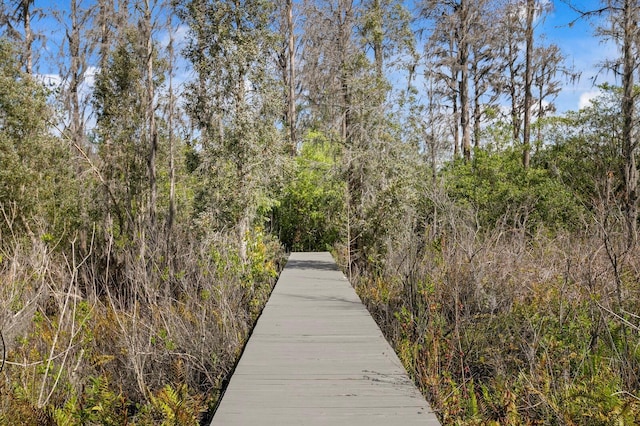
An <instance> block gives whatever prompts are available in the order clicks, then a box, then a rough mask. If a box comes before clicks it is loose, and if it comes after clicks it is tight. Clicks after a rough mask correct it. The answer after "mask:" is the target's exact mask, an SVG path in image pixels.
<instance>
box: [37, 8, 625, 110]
mask: <svg viewBox="0 0 640 426" xmlns="http://www.w3.org/2000/svg"><path fill="white" fill-rule="evenodd" d="M158 1H159V0H158ZM547 1H549V2H550V3H552V4H553V9H552V11H551V12H550V13H549V14H548V15H547V16H546V17H545V19H544V20H543V21H541V22H539V24H538V28H537V34H538V35H539V36H540V35H543V34H544V40H543V42H544V43H554V44H556V45H558V46H559V47H560V49H561V50H562V52H563V53H564V55H565V56H566V58H567V59H566V60H567V65H568V66H573V67H574V68H575V70H577V71H579V72H580V73H581V78H580V80H579V81H578V82H577V83H573V84H572V83H568V82H564V83H563V89H562V91H561V93H560V94H559V95H558V97H557V99H556V100H555V102H554V103H555V104H556V107H557V111H558V112H559V113H562V112H566V111H568V110H576V109H578V108H580V107H582V106H585V105H586V104H587V103H588V99H589V98H591V97H593V96H595V95H596V94H597V87H596V85H597V84H601V83H604V82H610V83H614V82H615V80H614V78H613V75H612V74H611V73H607V72H606V71H605V70H601V67H600V64H601V63H602V61H603V60H605V59H612V58H614V57H615V56H616V55H617V49H616V47H615V46H614V45H612V44H611V43H605V42H603V41H601V40H599V39H598V38H596V37H595V36H594V35H593V33H594V28H595V24H596V23H597V22H596V21H586V20H577V21H576V18H577V17H578V15H577V14H576V13H575V12H574V11H572V10H571V8H570V7H569V6H568V5H567V4H566V3H565V2H564V1H562V0H547ZM571 1H572V2H573V3H574V4H575V5H577V6H578V7H580V8H582V9H584V10H591V9H595V8H597V7H599V5H600V4H601V1H600V0H571ZM407 2H408V3H410V4H411V3H413V4H415V1H414V0H407ZM91 3H93V0H84V1H82V4H84V5H88V4H91ZM67 4H68V1H67V0H51V1H43V0H36V7H39V8H42V9H43V11H44V14H45V15H49V14H50V13H51V9H52V8H55V9H61V8H62V9H63V10H64V9H67V7H68V5H67ZM65 11H66V10H65ZM38 21H39V22H38ZM38 21H36V22H35V23H34V26H37V27H40V30H41V31H42V32H43V33H44V35H45V37H46V38H47V39H48V41H47V43H46V51H43V52H41V53H42V56H44V57H41V58H40V63H39V65H40V66H39V67H38V68H39V72H41V73H43V74H49V73H53V72H55V71H54V70H53V69H51V65H52V64H48V63H47V62H48V61H51V60H52V59H53V58H56V57H58V56H59V48H60V47H59V46H60V42H61V38H62V36H63V34H64V33H63V31H60V30H61V29H60V25H59V24H56V23H54V21H53V19H52V18H43V19H41V20H38ZM571 22H574V24H573V25H572V26H571V27H570V26H569V23H571ZM184 36H185V34H184V31H181V33H180V34H178V38H179V39H181V38H183V37H184ZM165 38H166V37H165ZM539 42H540V41H539ZM183 66H184V64H183ZM92 72H95V69H91V70H90V74H91V73H92ZM179 73H180V74H182V75H181V76H179V77H182V79H184V78H187V75H186V74H185V73H188V72H187V70H181V72H179ZM49 75H50V76H52V74H49ZM87 77H88V80H89V82H90V81H91V77H92V76H91V75H89V76H87Z"/></svg>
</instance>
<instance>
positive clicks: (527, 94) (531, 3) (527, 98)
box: [522, 0, 535, 169]
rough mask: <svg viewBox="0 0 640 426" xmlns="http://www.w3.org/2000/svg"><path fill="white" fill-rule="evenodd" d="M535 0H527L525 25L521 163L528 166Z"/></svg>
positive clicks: (526, 167)
mask: <svg viewBox="0 0 640 426" xmlns="http://www.w3.org/2000/svg"><path fill="white" fill-rule="evenodd" d="M534 12H535V0H527V24H526V25H527V26H526V28H525V37H526V52H525V71H524V74H525V81H524V123H523V135H522V165H523V166H524V168H525V169H528V168H529V163H530V158H531V103H532V102H531V100H532V96H531V86H532V85H533V64H532V62H533V60H532V56H533V55H532V53H533V15H534Z"/></svg>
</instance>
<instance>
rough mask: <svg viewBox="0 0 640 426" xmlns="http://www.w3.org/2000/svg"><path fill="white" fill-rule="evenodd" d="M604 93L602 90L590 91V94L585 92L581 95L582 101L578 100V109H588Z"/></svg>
mask: <svg viewBox="0 0 640 426" xmlns="http://www.w3.org/2000/svg"><path fill="white" fill-rule="evenodd" d="M601 94H602V92H601V91H600V90H589V91H588V92H583V93H582V94H581V95H580V99H579V100H578V108H579V109H582V108H586V107H588V106H589V105H591V100H592V99H595V98H597V97H598V96H600V95H601Z"/></svg>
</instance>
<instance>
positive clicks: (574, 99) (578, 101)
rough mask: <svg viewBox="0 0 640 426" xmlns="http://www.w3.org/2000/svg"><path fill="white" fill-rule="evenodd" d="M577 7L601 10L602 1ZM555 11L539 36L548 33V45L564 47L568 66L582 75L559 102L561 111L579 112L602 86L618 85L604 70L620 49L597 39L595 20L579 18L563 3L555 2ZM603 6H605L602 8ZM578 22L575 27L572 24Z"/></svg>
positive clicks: (582, 0) (579, 0) (586, 0)
mask: <svg viewBox="0 0 640 426" xmlns="http://www.w3.org/2000/svg"><path fill="white" fill-rule="evenodd" d="M572 1H573V3H574V5H576V6H578V7H580V8H581V9H583V10H593V9H597V8H598V7H599V6H600V5H601V3H602V2H601V1H599V0H572ZM552 3H553V10H552V11H551V13H550V14H548V15H547V17H546V18H545V20H544V21H543V22H541V23H540V26H539V30H538V31H539V34H542V33H544V34H546V40H545V42H546V43H554V44H556V45H558V46H559V47H560V49H561V50H562V52H563V53H564V55H565V56H566V58H567V65H569V66H573V67H574V68H575V70H576V71H579V72H580V73H581V78H580V81H578V82H577V83H575V84H570V83H565V84H564V87H563V90H562V91H561V93H560V94H559V96H558V98H557V99H556V101H555V104H556V107H557V110H558V112H560V113H562V112H566V111H568V110H577V109H579V108H580V107H582V106H585V105H587V104H588V100H589V99H590V98H592V97H594V96H595V95H596V94H597V93H598V88H597V85H598V84H602V83H605V82H609V83H615V80H614V76H613V75H612V74H611V73H610V72H607V71H606V70H602V69H601V64H602V62H603V61H604V60H605V59H613V58H615V57H616V56H617V49H616V47H615V45H613V44H612V43H610V42H609V43H607V42H604V41H602V40H600V39H599V38H597V37H595V36H594V30H595V26H596V24H597V23H598V22H597V21H595V20H591V21H586V20H584V19H582V20H578V21H575V20H576V18H577V17H578V14H576V13H575V12H574V11H572V10H571V8H570V7H569V6H567V5H566V3H564V2H563V1H560V0H553V2H552ZM600 7H601V6H600ZM573 21H575V23H574V24H573V26H571V27H569V23H571V22H573Z"/></svg>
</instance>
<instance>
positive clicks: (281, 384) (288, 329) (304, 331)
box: [211, 253, 439, 426]
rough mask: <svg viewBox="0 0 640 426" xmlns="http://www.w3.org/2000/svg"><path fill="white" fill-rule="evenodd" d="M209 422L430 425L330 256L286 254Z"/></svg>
mask: <svg viewBox="0 0 640 426" xmlns="http://www.w3.org/2000/svg"><path fill="white" fill-rule="evenodd" d="M211 424H212V425H225V426H229V425H242V426H246V425H366V426H375V425H430V426H435V425H439V423H438V420H437V419H436V417H435V415H434V414H433V413H432V412H431V409H430V407H429V405H428V404H427V402H426V401H425V399H424V398H423V397H422V395H421V394H420V392H419V391H418V389H417V388H416V387H415V386H414V384H413V383H412V382H411V380H410V379H409V378H408V376H407V373H406V371H405V370H404V368H403V367H402V364H401V363H400V361H399V360H398V357H397V356H396V354H395V353H394V351H393V349H392V348H391V347H390V346H389V344H388V343H387V341H386V340H385V339H384V337H383V336H382V333H381V331H380V329H379V328H378V326H377V325H376V323H375V322H374V320H373V318H372V317H371V316H370V315H369V312H368V311H367V310H366V309H365V307H364V306H363V305H362V303H361V302H360V299H359V298H358V296H357V295H356V293H355V291H354V290H353V288H352V287H351V286H350V285H349V282H348V281H347V280H346V279H345V277H344V276H343V275H342V273H341V272H340V271H339V270H338V268H337V266H336V264H335V263H334V261H333V259H332V258H331V255H330V254H329V253H292V254H291V256H290V257H289V261H288V263H287V265H286V267H285V269H284V271H282V274H281V276H280V279H279V281H278V283H277V284H276V287H275V289H274V291H273V294H272V295H271V298H270V299H269V302H268V303H267V305H266V307H265V309H264V311H263V313H262V316H261V317H260V319H259V320H258V323H257V324H256V327H255V329H254V332H253V335H252V336H251V338H250V339H249V342H248V343H247V347H246V349H245V351H244V353H243V355H242V357H241V359H240V362H239V363H238V366H237V368H236V371H235V373H234V374H233V376H232V378H231V381H230V382H229V386H228V388H227V390H226V392H225V393H224V395H223V398H222V401H221V402H220V405H219V407H218V410H217V411H216V413H215V415H214V417H213V422H212V423H211Z"/></svg>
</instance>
